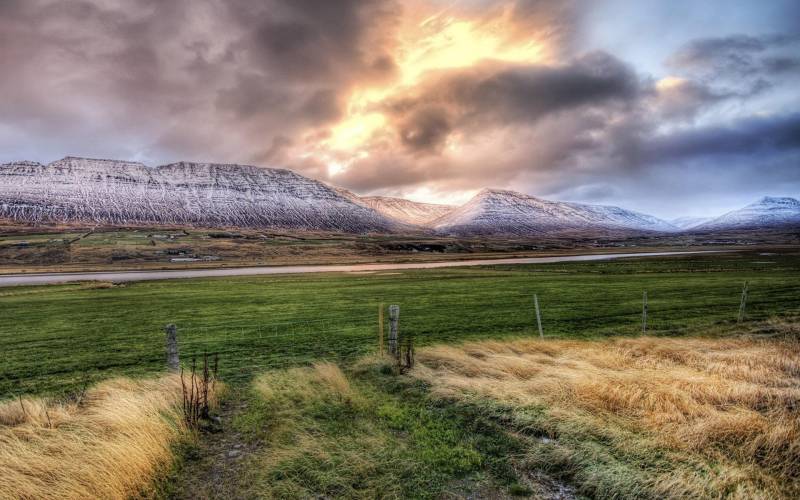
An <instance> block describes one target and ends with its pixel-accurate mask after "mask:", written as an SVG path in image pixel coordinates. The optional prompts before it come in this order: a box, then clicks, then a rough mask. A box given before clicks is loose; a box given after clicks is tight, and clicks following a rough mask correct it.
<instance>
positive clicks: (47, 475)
mask: <svg viewBox="0 0 800 500" xmlns="http://www.w3.org/2000/svg"><path fill="white" fill-rule="evenodd" d="M180 398H181V386H180V379H179V378H178V377H177V376H169V377H164V378H161V379H157V380H137V381H133V380H129V379H115V380H110V381H107V382H104V383H101V384H99V385H97V386H95V387H94V388H91V389H89V390H88V391H87V392H86V393H85V395H84V396H83V397H82V398H81V400H80V401H74V402H69V403H56V402H48V401H46V400H44V399H39V398H22V399H20V400H12V401H7V402H5V403H3V404H2V405H0V498H26V499H27V498H30V499H51V498H52V499H65V498H66V499H73V498H74V499H78V498H129V497H131V496H133V495H139V494H142V493H143V492H146V491H147V489H148V487H149V485H150V484H151V481H152V480H153V479H154V477H155V476H156V475H157V474H158V473H160V472H162V471H163V470H165V469H164V468H165V467H168V466H169V464H170V463H171V460H172V453H171V448H170V447H171V445H172V443H173V442H174V440H175V439H176V438H177V437H178V435H179V433H181V432H182V431H183V430H184V428H183V424H182V419H181V415H180Z"/></svg>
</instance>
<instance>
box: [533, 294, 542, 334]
mask: <svg viewBox="0 0 800 500" xmlns="http://www.w3.org/2000/svg"><path fill="white" fill-rule="evenodd" d="M533 304H534V305H535V306H536V325H537V326H538V327H539V338H540V339H544V332H542V315H541V313H540V312H539V297H538V296H537V295H536V294H535V293H534V294H533Z"/></svg>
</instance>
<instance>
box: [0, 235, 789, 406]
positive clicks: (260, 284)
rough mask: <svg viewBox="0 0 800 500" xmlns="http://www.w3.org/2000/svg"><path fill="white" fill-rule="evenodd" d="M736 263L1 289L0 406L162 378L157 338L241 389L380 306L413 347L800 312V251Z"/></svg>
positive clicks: (337, 346) (349, 338) (331, 346)
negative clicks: (113, 379)
mask: <svg viewBox="0 0 800 500" xmlns="http://www.w3.org/2000/svg"><path fill="white" fill-rule="evenodd" d="M774 252H775V251H770V252H766V253H765V252H755V251H753V252H738V253H731V254H706V255H693V256H684V257H667V258H637V259H627V260H620V261H607V262H592V263H562V264H542V265H520V266H486V267H481V268H460V269H459V268H451V269H440V270H411V271H395V272H384V273H374V274H319V275H294V276H269V277H266V276H265V277H238V278H219V279H202V280H174V281H160V282H156V281H153V282H139V283H129V284H125V285H113V286H112V285H111V284H107V283H106V284H91V283H89V284H87V283H84V284H74V285H54V286H41V287H16V288H0V311H2V323H1V324H0V342H1V343H2V357H3V359H2V361H3V362H2V363H1V364H0V399H5V398H8V397H13V396H15V395H16V394H19V393H45V392H63V391H68V390H73V389H75V388H76V387H79V386H81V385H82V384H84V383H88V382H91V381H94V380H97V379H100V378H104V377H107V376H110V375H117V374H129V375H130V374H132V375H138V374H144V373H152V372H156V371H158V370H161V369H163V366H164V362H163V353H164V334H163V326H164V325H165V324H167V323H175V324H177V325H178V328H179V337H180V344H181V355H182V357H183V360H184V361H186V360H188V359H190V358H191V356H192V355H200V354H202V353H203V352H218V353H219V356H220V369H221V374H222V375H223V376H224V377H226V378H227V379H228V380H237V379H241V378H247V377H249V376H250V375H251V374H252V373H254V372H258V371H263V369H265V368H269V367H276V366H287V365H292V364H302V363H305V362H308V361H310V360H314V359H320V358H329V359H353V358H354V357H356V356H359V355H361V354H364V353H368V352H371V351H374V350H375V349H376V348H377V312H378V305H379V304H380V303H384V304H386V305H388V304H400V306H401V314H400V317H401V319H400V328H401V332H403V333H406V334H408V333H411V334H413V335H414V336H415V339H416V342H417V343H419V344H430V343H436V342H442V341H455V340H460V339H476V338H485V337H500V336H513V335H538V334H537V333H536V329H535V324H536V323H535V315H534V310H533V294H534V293H536V294H538V296H539V302H540V304H541V306H542V321H543V326H544V330H545V335H546V336H552V337H561V338H563V337H597V336H607V335H637V334H639V333H640V330H641V307H642V303H641V300H642V291H643V290H645V289H646V290H647V292H648V296H649V327H650V330H651V332H652V333H653V334H657V335H680V334H685V333H691V332H697V331H700V330H702V329H703V328H704V327H711V326H714V325H723V326H724V325H728V324H731V323H732V322H734V321H735V319H736V315H737V310H738V307H739V300H740V292H741V288H742V283H743V282H744V280H749V281H750V294H749V299H748V308H747V317H748V319H763V318H766V317H769V316H774V315H782V314H792V313H797V312H798V311H800V279H799V278H800V251H798V250H791V251H789V250H783V251H780V252H779V253H774Z"/></svg>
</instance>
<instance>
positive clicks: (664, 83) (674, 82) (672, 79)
mask: <svg viewBox="0 0 800 500" xmlns="http://www.w3.org/2000/svg"><path fill="white" fill-rule="evenodd" d="M687 82H688V80H686V79H685V78H681V77H679V76H667V77H665V78H662V79H660V80H659V81H657V82H656V89H658V90H659V91H664V90H671V89H674V88H678V87H680V86H682V85H684V84H686V83H687Z"/></svg>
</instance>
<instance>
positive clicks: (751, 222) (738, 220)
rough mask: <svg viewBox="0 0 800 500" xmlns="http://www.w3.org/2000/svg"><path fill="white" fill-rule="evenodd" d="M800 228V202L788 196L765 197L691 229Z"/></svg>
mask: <svg viewBox="0 0 800 500" xmlns="http://www.w3.org/2000/svg"><path fill="white" fill-rule="evenodd" d="M781 227H800V201H798V200H797V199H795V198H790V197H788V196H784V197H777V196H764V197H762V198H760V199H758V200H757V201H755V202H753V203H751V204H749V205H746V206H744V207H742V208H740V209H738V210H733V211H730V212H728V213H726V214H723V215H721V216H719V217H717V218H716V219H712V220H710V221H708V222H705V223H703V224H700V225H699V226H696V227H693V228H691V229H692V231H720V230H740V229H769V228H781Z"/></svg>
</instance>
